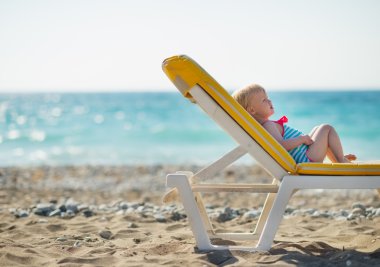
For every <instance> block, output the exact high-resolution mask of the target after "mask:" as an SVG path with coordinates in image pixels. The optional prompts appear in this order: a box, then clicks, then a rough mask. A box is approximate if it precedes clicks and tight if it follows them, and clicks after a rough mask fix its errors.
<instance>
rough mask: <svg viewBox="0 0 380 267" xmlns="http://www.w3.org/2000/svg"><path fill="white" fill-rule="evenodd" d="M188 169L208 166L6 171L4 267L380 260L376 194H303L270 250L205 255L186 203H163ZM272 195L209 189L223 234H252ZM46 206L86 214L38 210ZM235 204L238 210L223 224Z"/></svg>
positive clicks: (256, 171)
mask: <svg viewBox="0 0 380 267" xmlns="http://www.w3.org/2000/svg"><path fill="white" fill-rule="evenodd" d="M179 169H181V170H193V171H195V170H197V169H199V167H198V166H162V165H157V166H77V167H73V166H66V167H47V166H45V167H24V168H21V167H17V168H16V167H13V168H2V169H1V174H0V185H1V189H0V266H157V265H167V266H229V265H231V266H266V265H268V266H376V265H377V266H380V212H378V210H379V211H380V209H379V208H380V198H379V195H378V194H377V192H375V191H371V190H353V191H336V190H335V191H334V190H330V191H317V192H316V191H302V192H297V193H296V194H295V195H294V197H293V198H292V199H291V201H290V203H289V209H288V210H287V214H286V215H285V216H284V219H283V220H282V222H281V225H280V228H279V231H278V232H277V235H276V237H275V242H274V245H273V247H272V249H271V250H270V251H269V252H265V253H264V252H260V253H249V252H241V251H218V252H208V253H205V252H199V251H197V249H196V248H195V240H194V238H193V235H192V232H191V231H190V228H189V225H188V222H187V219H186V217H185V215H184V214H185V213H184V211H183V209H182V206H181V205H180V204H170V205H163V204H162V203H161V197H162V195H163V193H164V192H165V191H166V190H167V188H165V175H166V173H168V172H172V171H175V170H179ZM251 179H259V180H260V181H266V182H268V181H270V178H269V177H268V176H267V175H266V174H265V173H264V172H263V171H262V170H261V169H260V168H259V167H257V166H254V167H251V166H235V167H231V168H229V169H228V170H227V171H225V172H223V173H221V174H220V175H219V176H218V177H217V178H216V180H225V181H227V182H232V181H234V182H237V181H241V182H247V181H250V180H251ZM263 201H264V196H263V195H256V194H247V195H241V194H239V195H236V194H216V195H215V194H212V195H211V194H207V195H205V202H206V203H208V204H209V205H208V206H209V207H210V216H211V218H212V219H211V220H212V223H213V225H214V226H215V228H216V229H217V230H224V229H229V230H232V231H252V230H253V227H254V224H255V223H256V222H257V217H255V216H252V217H247V214H248V213H247V212H249V211H260V208H261V206H262V204H263ZM211 204H212V206H211ZM44 205H45V206H44ZM46 205H48V206H49V205H51V210H49V212H51V211H56V210H57V208H58V207H60V208H62V207H64V208H65V209H66V208H67V209H68V208H69V207H71V206H74V207H75V208H76V209H77V210H76V211H75V212H73V213H69V212H68V211H65V212H60V213H59V214H58V215H57V214H55V215H54V216H53V215H52V216H49V215H48V214H47V215H46V216H43V215H37V214H36V211H37V209H38V208H41V207H46ZM70 205H71V206H70ZM358 207H359V208H358ZM226 208H227V209H230V210H232V211H233V212H231V214H232V215H233V216H232V215H231V218H227V219H226V220H221V219H220V218H221V217H220V212H221V211H226ZM54 209H55V210H54ZM360 209H361V212H360ZM358 210H359V212H358ZM376 212H378V213H379V214H377V213H376ZM37 213H38V212H37ZM218 214H219V216H218ZM355 214H356V215H355ZM350 215H351V217H350ZM352 215H355V216H352Z"/></svg>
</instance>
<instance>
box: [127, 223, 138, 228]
mask: <svg viewBox="0 0 380 267" xmlns="http://www.w3.org/2000/svg"><path fill="white" fill-rule="evenodd" d="M127 227H128V228H138V227H139V226H138V225H137V224H136V223H134V222H132V223H128V225H127Z"/></svg>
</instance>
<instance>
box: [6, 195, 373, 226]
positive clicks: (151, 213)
mask: <svg viewBox="0 0 380 267" xmlns="http://www.w3.org/2000/svg"><path fill="white" fill-rule="evenodd" d="M37 201H38V200H36V202H37ZM8 210H9V212H10V213H11V214H13V215H14V216H15V217H16V218H24V217H29V216H31V215H37V216H43V217H53V216H57V217H60V218H66V219H69V218H72V217H75V216H77V215H82V216H84V217H86V218H89V217H92V216H94V215H96V214H100V215H101V217H99V221H108V219H107V217H106V216H107V214H110V213H113V214H115V215H117V216H125V215H129V214H132V215H133V214H136V215H139V216H140V217H144V218H153V219H154V220H155V221H157V222H160V223H166V222H167V221H168V220H171V221H180V220H184V219H186V218H187V214H186V213H185V211H184V209H183V208H182V207H181V206H177V205H174V204H170V205H164V206H160V205H153V204H151V203H144V202H126V201H117V202H115V203H111V204H104V203H103V204H100V205H88V204H86V203H78V202H76V201H75V200H73V199H69V200H67V201H66V202H63V203H59V201H56V200H54V201H50V202H48V203H37V204H35V205H32V206H31V207H29V208H9V209H8ZM206 211H207V213H208V214H209V217H210V219H211V220H215V221H218V222H221V223H223V222H227V221H230V220H233V219H235V218H240V217H241V218H242V219H243V220H252V219H257V218H259V216H260V214H261V211H262V208H258V209H247V208H243V207H242V208H238V209H234V208H231V207H220V206H217V205H207V207H206ZM284 215H285V216H286V217H287V216H311V217H313V218H332V219H335V220H348V221H350V220H355V219H357V218H361V219H365V218H366V219H369V220H372V219H373V218H376V217H380V208H375V207H367V208H366V206H365V205H363V204H361V203H354V204H353V205H352V206H351V209H346V210H343V209H340V210H335V211H334V210H332V211H323V210H318V209H315V208H308V209H302V208H295V207H287V208H286V210H285V214H284ZM129 227H130V228H133V227H131V226H129Z"/></svg>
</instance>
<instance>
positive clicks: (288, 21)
mask: <svg viewBox="0 0 380 267" xmlns="http://www.w3.org/2000/svg"><path fill="white" fill-rule="evenodd" d="M379 14H380V1H376V0H372V1H370V0H362V1H360V0H357V1H351V0H341V1H337V0H327V1H325V0H318V1H307V0H300V1H296V0H289V1H238V0H235V1H233V0H231V1H223V0H208V1H202V0H191V1H179V0H178V1H168V0H167V1H166V0H161V1H158V0H151V1H148V0H139V1H127V0H125V1H111V0H109V1H106V0H105V1H97V0H88V1H85V0H83V1H81V0H74V1H73V0H65V1H54V0H45V1H43V0H34V1H28V0H25V1H20V0H8V1H7V0H0V40H1V41H0V92H10V91H27V92H28V91H48V92H53V91H75V90H80V91H127V90H128V91H131V90H141V91H146V90H175V89H174V87H173V86H172V84H171V83H170V82H169V81H168V80H167V78H166V77H165V76H164V74H163V72H162V71H161V62H162V60H163V59H164V58H166V57H169V56H172V55H175V54H187V55H189V56H191V57H192V58H194V59H195V60H196V61H198V62H199V63H200V64H201V65H202V66H203V67H204V68H205V69H206V70H208V71H209V72H210V73H211V74H212V75H213V76H214V78H216V79H217V80H218V81H219V82H220V83H221V84H222V85H224V86H225V87H226V88H228V89H235V88H239V87H241V86H244V85H246V84H248V83H251V82H257V83H260V84H262V85H263V86H264V87H266V88H268V89H273V90H275V89H287V90H288V89H328V88H334V89H341V88H343V89H345V88H348V89H350V88H372V89H374V88H380V16H379Z"/></svg>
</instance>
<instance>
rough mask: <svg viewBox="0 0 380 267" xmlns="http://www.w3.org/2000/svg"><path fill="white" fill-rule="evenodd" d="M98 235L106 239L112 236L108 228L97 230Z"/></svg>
mask: <svg viewBox="0 0 380 267" xmlns="http://www.w3.org/2000/svg"><path fill="white" fill-rule="evenodd" d="M99 236H100V237H101V238H104V239H107V240H108V239H110V238H111V237H112V232H111V231H110V230H102V231H99Z"/></svg>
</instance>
